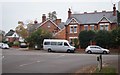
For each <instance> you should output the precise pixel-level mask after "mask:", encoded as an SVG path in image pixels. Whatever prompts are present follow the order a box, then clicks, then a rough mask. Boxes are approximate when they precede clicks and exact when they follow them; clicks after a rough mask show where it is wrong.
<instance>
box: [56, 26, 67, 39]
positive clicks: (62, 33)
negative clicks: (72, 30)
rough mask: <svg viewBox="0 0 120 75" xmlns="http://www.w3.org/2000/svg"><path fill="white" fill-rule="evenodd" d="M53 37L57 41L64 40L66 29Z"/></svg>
mask: <svg viewBox="0 0 120 75" xmlns="http://www.w3.org/2000/svg"><path fill="white" fill-rule="evenodd" d="M54 37H55V38H57V39H66V29H65V28H63V29H62V30H60V31H59V32H58V33H57V34H56V35H55V36H54Z"/></svg>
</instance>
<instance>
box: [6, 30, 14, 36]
mask: <svg viewBox="0 0 120 75" xmlns="http://www.w3.org/2000/svg"><path fill="white" fill-rule="evenodd" d="M14 33H15V31H14V30H10V31H9V32H8V33H7V34H6V35H5V36H12V35H13V34H14Z"/></svg>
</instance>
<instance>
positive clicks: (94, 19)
mask: <svg viewBox="0 0 120 75" xmlns="http://www.w3.org/2000/svg"><path fill="white" fill-rule="evenodd" d="M117 26H118V25H117V10H116V7H115V5H114V7H113V11H102V12H97V11H95V12H92V13H87V12H84V13H80V14H72V11H71V9H69V10H68V19H67V21H66V24H65V33H66V34H65V37H66V39H67V40H69V41H70V42H71V41H72V39H75V38H78V35H79V33H80V31H83V30H107V31H110V30H112V29H114V28H116V27H117Z"/></svg>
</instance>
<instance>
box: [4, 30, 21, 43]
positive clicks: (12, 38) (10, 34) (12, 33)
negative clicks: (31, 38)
mask: <svg viewBox="0 0 120 75" xmlns="http://www.w3.org/2000/svg"><path fill="white" fill-rule="evenodd" d="M5 38H6V41H8V42H14V41H19V35H18V34H17V33H16V32H15V31H14V30H10V31H9V32H8V33H6V35H5Z"/></svg>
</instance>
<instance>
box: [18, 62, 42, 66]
mask: <svg viewBox="0 0 120 75" xmlns="http://www.w3.org/2000/svg"><path fill="white" fill-rule="evenodd" d="M39 62H41V61H36V62H31V63H27V64H22V65H20V67H23V66H27V65H31V64H34V63H39Z"/></svg>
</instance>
